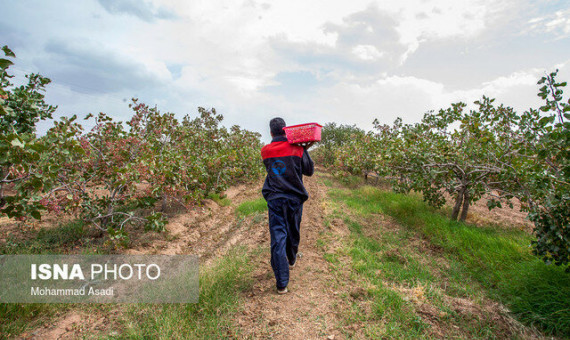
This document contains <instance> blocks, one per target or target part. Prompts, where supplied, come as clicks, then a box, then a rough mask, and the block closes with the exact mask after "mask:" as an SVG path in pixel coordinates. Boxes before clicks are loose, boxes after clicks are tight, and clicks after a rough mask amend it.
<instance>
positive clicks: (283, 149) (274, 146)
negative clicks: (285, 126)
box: [261, 142, 304, 159]
mask: <svg viewBox="0 0 570 340" xmlns="http://www.w3.org/2000/svg"><path fill="white" fill-rule="evenodd" d="M303 150H304V149H303V148H302V147H300V146H297V145H292V144H289V142H273V143H271V144H268V145H266V146H264V147H263V148H261V157H262V158H263V159H267V158H275V157H287V156H297V157H303Z"/></svg>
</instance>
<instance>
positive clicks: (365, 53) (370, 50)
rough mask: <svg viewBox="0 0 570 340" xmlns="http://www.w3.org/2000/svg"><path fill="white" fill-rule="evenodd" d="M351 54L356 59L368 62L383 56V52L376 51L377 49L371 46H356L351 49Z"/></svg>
mask: <svg viewBox="0 0 570 340" xmlns="http://www.w3.org/2000/svg"><path fill="white" fill-rule="evenodd" d="M352 53H354V54H355V55H356V56H357V57H358V58H360V59H362V60H368V61H370V60H374V59H378V58H382V56H383V55H384V53H383V52H380V51H378V49H377V48H376V47H374V46H372V45H356V46H354V47H353V48H352Z"/></svg>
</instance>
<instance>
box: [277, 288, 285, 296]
mask: <svg viewBox="0 0 570 340" xmlns="http://www.w3.org/2000/svg"><path fill="white" fill-rule="evenodd" d="M287 292H288V290H287V287H285V288H283V289H279V288H277V294H287Z"/></svg>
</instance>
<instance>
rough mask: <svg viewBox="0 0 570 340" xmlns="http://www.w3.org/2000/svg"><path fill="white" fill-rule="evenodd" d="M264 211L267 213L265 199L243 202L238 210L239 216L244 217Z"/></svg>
mask: <svg viewBox="0 0 570 340" xmlns="http://www.w3.org/2000/svg"><path fill="white" fill-rule="evenodd" d="M264 211H267V202H266V201H265V199H264V198H263V197H261V198H258V199H255V200H252V201H246V202H243V203H242V204H240V205H239V206H238V207H237V209H236V212H237V214H238V215H239V216H242V217H244V216H249V215H252V214H255V213H261V212H264Z"/></svg>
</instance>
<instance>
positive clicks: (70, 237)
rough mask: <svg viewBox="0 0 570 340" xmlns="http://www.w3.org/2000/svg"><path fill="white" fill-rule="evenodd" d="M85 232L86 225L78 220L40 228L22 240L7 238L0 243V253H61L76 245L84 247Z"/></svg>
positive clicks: (86, 229) (86, 231) (86, 230)
mask: <svg viewBox="0 0 570 340" xmlns="http://www.w3.org/2000/svg"><path fill="white" fill-rule="evenodd" d="M30 233H33V232H32V231H30ZM87 233H88V227H87V226H85V224H84V223H83V222H82V221H80V220H76V221H72V222H69V223H64V224H60V225H59V226H57V227H54V228H42V229H40V230H39V231H38V232H37V234H35V235H30V237H29V238H28V239H26V240H24V241H22V240H19V239H18V240H17V239H15V238H8V239H7V240H6V242H5V243H4V244H0V254H63V253H66V252H69V250H70V249H71V250H72V251H73V249H74V248H76V247H82V248H83V247H85V246H86V242H87V241H85V238H86V236H87Z"/></svg>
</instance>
